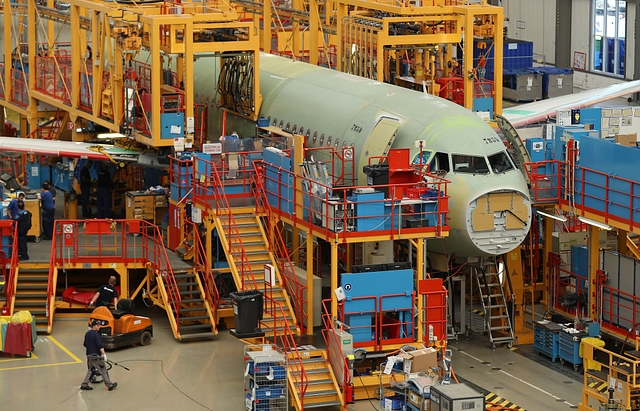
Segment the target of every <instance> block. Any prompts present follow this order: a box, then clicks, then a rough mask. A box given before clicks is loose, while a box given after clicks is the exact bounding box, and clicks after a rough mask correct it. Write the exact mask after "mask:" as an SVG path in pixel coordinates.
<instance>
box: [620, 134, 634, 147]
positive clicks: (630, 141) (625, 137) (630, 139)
mask: <svg viewBox="0 0 640 411" xmlns="http://www.w3.org/2000/svg"><path fill="white" fill-rule="evenodd" d="M637 142H638V134H637V133H633V134H616V143H618V144H620V145H622V146H627V147H635V146H636V145H637Z"/></svg>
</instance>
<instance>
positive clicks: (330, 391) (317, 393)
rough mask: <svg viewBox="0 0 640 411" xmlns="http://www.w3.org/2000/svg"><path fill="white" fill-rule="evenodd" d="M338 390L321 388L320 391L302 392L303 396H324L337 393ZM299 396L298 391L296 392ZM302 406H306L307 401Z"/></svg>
mask: <svg viewBox="0 0 640 411" xmlns="http://www.w3.org/2000/svg"><path fill="white" fill-rule="evenodd" d="M337 394H338V392H337V391H336V390H322V391H307V392H305V393H304V397H305V398H307V397H324V396H326V395H337ZM298 396H300V393H298ZM304 407H305V408H307V403H306V402H305V403H304Z"/></svg>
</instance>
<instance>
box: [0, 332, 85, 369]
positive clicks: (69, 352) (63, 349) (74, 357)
mask: <svg viewBox="0 0 640 411" xmlns="http://www.w3.org/2000/svg"><path fill="white" fill-rule="evenodd" d="M47 338H48V339H49V341H51V342H52V343H54V344H55V345H57V346H58V348H60V349H61V350H62V351H63V352H64V353H66V354H67V355H68V356H69V357H71V359H72V361H65V362H57V363H53V364H37V365H26V366H21V367H10V368H0V371H10V370H24V369H27V368H41V367H52V366H56V365H70V364H81V363H82V362H83V361H82V360H81V359H80V358H78V357H76V356H75V355H74V354H73V353H72V352H71V351H69V350H68V349H67V348H66V347H65V346H64V345H62V344H60V343H59V342H58V340H56V339H55V338H53V337H47ZM36 358H38V357H36V356H35V355H34V354H31V357H30V358H20V360H33V359H36ZM11 360H18V359H17V358H12V359H11ZM11 360H7V361H11ZM2 362H4V361H2Z"/></svg>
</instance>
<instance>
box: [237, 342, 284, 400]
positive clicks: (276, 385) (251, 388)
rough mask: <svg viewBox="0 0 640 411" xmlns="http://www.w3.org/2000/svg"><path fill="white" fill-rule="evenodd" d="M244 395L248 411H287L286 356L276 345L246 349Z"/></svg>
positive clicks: (254, 346) (251, 346)
mask: <svg viewBox="0 0 640 411" xmlns="http://www.w3.org/2000/svg"><path fill="white" fill-rule="evenodd" d="M244 362H245V368H244V391H245V409H246V410H247V411H267V410H268V411H287V410H288V401H287V393H288V385H287V356H286V355H285V354H284V353H283V352H282V351H281V350H280V349H279V348H278V347H277V346H275V345H272V344H264V345H247V346H246V347H245V349H244Z"/></svg>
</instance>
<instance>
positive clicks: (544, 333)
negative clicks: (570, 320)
mask: <svg viewBox="0 0 640 411" xmlns="http://www.w3.org/2000/svg"><path fill="white" fill-rule="evenodd" d="M560 331H562V326H561V325H558V324H556V323H552V322H550V321H534V322H533V351H534V352H539V353H542V354H544V355H546V356H548V357H551V361H552V362H555V361H556V360H557V359H558V358H560V342H559V340H560V335H559V334H560Z"/></svg>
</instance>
